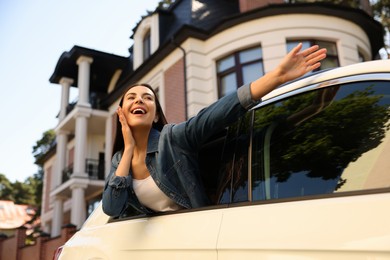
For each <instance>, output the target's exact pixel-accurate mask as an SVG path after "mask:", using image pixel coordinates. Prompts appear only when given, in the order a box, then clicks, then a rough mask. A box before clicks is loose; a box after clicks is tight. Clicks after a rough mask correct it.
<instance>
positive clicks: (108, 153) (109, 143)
mask: <svg viewBox="0 0 390 260" xmlns="http://www.w3.org/2000/svg"><path fill="white" fill-rule="evenodd" d="M113 121H114V120H113V115H111V114H110V115H109V116H108V117H107V119H106V135H105V145H104V165H105V169H104V177H105V178H106V177H107V176H108V174H109V173H110V169H111V157H112V147H113V145H114V144H113V136H114V135H113V132H114V125H113Z"/></svg>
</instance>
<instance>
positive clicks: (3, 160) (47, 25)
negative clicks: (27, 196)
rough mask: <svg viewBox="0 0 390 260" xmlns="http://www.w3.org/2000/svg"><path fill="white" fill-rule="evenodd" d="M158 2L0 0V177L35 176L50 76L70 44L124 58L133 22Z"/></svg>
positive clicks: (52, 96)
mask: <svg viewBox="0 0 390 260" xmlns="http://www.w3.org/2000/svg"><path fill="white" fill-rule="evenodd" d="M158 2H159V0H142V1H137V0H127V1H126V0H112V1H108V0H66V1H60V0H34V1H33V0H0V93H1V94H0V173H1V174H4V175H5V176H6V177H7V178H8V179H9V180H10V181H11V182H15V181H20V182H24V181H25V180H26V178H28V177H29V176H32V175H33V174H35V173H36V172H38V167H37V166H36V165H35V164H34V156H33V154H32V147H33V146H34V145H35V144H36V142H37V141H38V140H40V139H41V138H42V136H43V133H44V132H45V131H47V130H49V129H53V128H55V127H56V125H57V124H58V119H57V118H56V116H57V114H58V112H59V109H60V98H61V92H60V91H61V86H60V85H58V84H51V83H50V82H49V78H50V76H51V75H52V74H53V72H54V69H55V66H56V64H57V62H58V59H59V58H60V56H61V54H62V53H63V52H65V51H70V50H71V49H72V47H73V46H74V45H78V46H82V47H86V48H90V49H95V50H98V51H103V52H106V53H112V54H116V55H120V56H124V57H128V56H129V52H128V48H129V47H130V46H131V45H132V44H133V42H132V40H131V39H130V36H131V35H132V32H133V31H132V30H133V28H134V27H135V26H136V24H137V23H138V22H139V21H140V20H141V17H142V16H143V15H146V14H147V10H148V11H153V10H155V8H156V7H157V5H158Z"/></svg>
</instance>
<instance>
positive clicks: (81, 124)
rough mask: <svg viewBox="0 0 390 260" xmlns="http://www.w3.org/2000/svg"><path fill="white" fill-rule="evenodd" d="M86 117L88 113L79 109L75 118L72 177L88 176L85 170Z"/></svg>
mask: <svg viewBox="0 0 390 260" xmlns="http://www.w3.org/2000/svg"><path fill="white" fill-rule="evenodd" d="M87 117H89V114H88V113H83V112H82V111H79V113H78V115H77V118H76V129H75V148H74V165H73V175H72V177H84V178H87V177H88V176H87V173H86V172H85V159H86V156H87V131H88V121H87V120H88V119H87Z"/></svg>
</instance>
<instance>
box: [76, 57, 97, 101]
mask: <svg viewBox="0 0 390 260" xmlns="http://www.w3.org/2000/svg"><path fill="white" fill-rule="evenodd" d="M92 62H93V59H92V58H90V57H86V56H81V57H80V58H78V59H77V62H76V63H77V65H78V66H79V71H78V79H77V81H78V82H77V86H78V88H79V100H78V102H77V105H80V106H86V107H90V106H91V104H90V103H89V78H90V69H91V63H92Z"/></svg>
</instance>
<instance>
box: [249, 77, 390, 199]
mask: <svg viewBox="0 0 390 260" xmlns="http://www.w3.org/2000/svg"><path fill="white" fill-rule="evenodd" d="M389 106H390V84H389V83H387V82H380V81H378V82H360V83H350V84H346V85H342V86H333V87H328V88H322V89H318V90H315V91H311V92H308V93H304V94H300V95H297V96H294V97H292V98H288V99H285V100H283V101H280V102H278V103H274V104H270V105H267V106H265V107H262V108H260V109H258V110H257V111H255V118H254V129H253V138H254V139H253V144H252V145H253V150H252V165H251V167H252V183H251V185H252V199H253V200H267V199H278V198H289V197H300V196H309V195H318V194H331V193H335V192H344V191H355V190H365V189H376V188H383V187H389V186H390V176H389V175H390V173H389V169H390V164H389V162H388V161H389V160H388V159H387V158H386V156H385V154H386V153H387V154H389V152H390V133H389V125H390V123H389V121H390V109H389Z"/></svg>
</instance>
